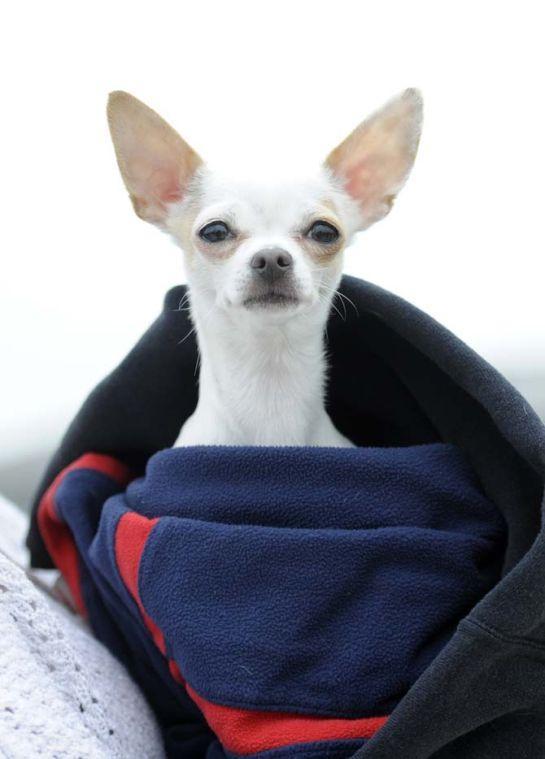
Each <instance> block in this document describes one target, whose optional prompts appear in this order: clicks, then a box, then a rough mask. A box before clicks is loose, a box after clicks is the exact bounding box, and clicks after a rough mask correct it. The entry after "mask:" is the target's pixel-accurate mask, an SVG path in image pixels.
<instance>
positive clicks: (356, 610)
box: [39, 443, 504, 759]
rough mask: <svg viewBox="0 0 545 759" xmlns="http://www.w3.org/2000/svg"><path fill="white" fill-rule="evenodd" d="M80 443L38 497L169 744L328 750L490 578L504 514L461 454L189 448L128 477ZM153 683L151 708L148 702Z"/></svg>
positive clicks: (343, 745) (349, 748)
mask: <svg viewBox="0 0 545 759" xmlns="http://www.w3.org/2000/svg"><path fill="white" fill-rule="evenodd" d="M129 479H130V472H129V471H128V469H127V467H126V466H125V465H124V464H122V463H121V462H119V461H117V460H116V459H114V458H112V457H109V456H104V455H100V454H94V453H89V454H87V455H84V456H82V457H81V458H80V459H78V460H77V461H76V462H74V463H73V465H71V466H70V467H68V468H67V469H66V470H64V471H63V472H62V473H61V474H60V475H59V476H58V477H57V478H56V480H55V482H54V483H53V484H52V485H51V487H50V488H49V489H48V491H47V492H46V494H45V495H44V497H43V498H42V501H41V506H40V511H39V520H40V527H41V532H42V535H43V537H44V539H45V542H46V545H47V547H48V549H49V551H50V553H51V555H52V556H53V558H54V560H55V562H56V563H57V565H58V566H59V567H60V568H61V569H62V571H63V572H64V575H65V577H66V578H67V580H68V581H69V583H70V587H71V590H72V593H73V595H74V598H75V599H76V602H77V605H78V607H79V610H80V612H81V613H82V614H84V615H87V616H88V618H89V621H90V623H91V625H92V627H93V629H94V631H95V633H96V635H97V636H98V637H99V638H100V639H101V640H102V641H104V642H105V643H106V645H108V646H109V647H110V648H111V649H112V650H113V651H114V652H115V653H116V654H117V655H118V656H119V657H120V658H121V659H122V660H123V661H124V662H125V663H126V664H127V666H128V668H129V669H130V671H131V672H133V674H134V675H135V677H136V678H137V680H138V682H139V683H140V685H141V686H142V688H143V690H144V692H146V693H148V695H149V698H150V701H151V702H152V703H154V702H155V706H156V709H157V711H158V712H159V713H160V714H163V713H164V710H165V706H164V703H163V702H164V701H165V693H168V694H169V695H170V696H171V698H172V704H171V705H170V707H169V709H168V712H169V713H170V712H171V711H172V712H173V713H176V712H177V717H176V720H175V726H174V730H173V731H172V729H171V730H170V733H169V728H168V726H167V728H166V743H167V746H168V747H169V752H170V753H171V754H172V755H174V756H177V757H187V759H191V758H192V757H195V756H197V755H200V753H197V752H196V748H195V744H196V742H199V741H202V742H203V743H205V742H209V741H210V737H209V736H207V735H202V734H200V733H201V731H200V729H199V727H198V726H195V727H194V729H193V730H192V731H188V727H187V725H186V727H185V731H184V733H183V734H182V735H181V736H180V724H183V722H184V718H185V719H189V724H191V722H192V720H193V719H194V714H195V707H197V708H198V710H200V712H202V714H203V715H204V717H205V719H206V721H207V723H208V725H209V726H210V728H211V729H212V731H213V733H214V734H215V735H216V736H217V741H214V742H212V744H211V745H210V747H209V749H208V753H207V754H206V756H210V757H220V756H221V757H223V756H233V755H235V756H239V755H243V756H253V755H255V754H257V753H259V752H262V751H273V750H274V756H275V757H285V756H286V757H287V756H305V757H308V756H326V755H327V756H328V757H345V756H349V755H350V754H352V753H353V751H354V750H355V749H356V748H357V747H358V746H359V745H362V744H363V743H364V742H365V740H366V739H368V738H370V737H372V736H373V735H374V733H375V732H376V731H377V730H378V729H379V728H380V727H381V726H382V725H383V724H384V723H385V721H386V720H387V717H388V715H389V714H390V712H391V711H392V709H393V708H395V706H396V704H397V702H398V701H399V699H400V698H401V697H402V696H403V695H404V694H405V693H406V692H407V690H408V689H409V688H410V686H411V685H412V684H413V683H414V682H415V681H416V679H417V678H418V677H419V675H420V674H421V673H422V672H423V671H424V670H425V669H426V667H427V666H428V665H429V664H430V662H431V661H432V660H433V659H434V658H435V656H436V655H437V653H438V652H439V650H440V649H441V648H442V647H443V646H444V644H445V643H446V641H447V640H448V639H449V638H450V636H451V635H452V633H453V631H454V629H455V627H456V624H457V622H458V620H459V619H460V618H461V617H462V616H464V615H465V613H466V612H467V611H468V610H469V609H470V608H471V607H472V606H473V605H474V604H475V602H476V601H477V600H479V599H480V598H481V597H482V596H483V595H484V593H485V592H486V591H487V590H488V589H489V588H490V586H491V585H492V583H493V581H494V579H495V577H496V575H497V571H498V562H499V560H501V556H502V551H503V542H504V524H503V520H502V518H501V516H500V514H499V512H498V510H497V509H496V507H495V506H494V505H493V504H492V503H491V502H490V501H488V500H487V499H486V498H485V497H484V495H483V494H482V492H481V490H480V488H479V486H478V483H477V482H476V479H475V476H474V474H473V473H472V471H471V468H470V467H469V466H468V463H467V461H466V459H465V457H464V456H463V454H462V453H461V452H460V451H459V450H458V449H457V448H456V447H455V446H452V445H446V444H441V443H434V444H428V445H420V446H408V447H399V448H353V449H334V448H331V449H328V448H320V449H311V448H233V447H203V446H198V447H191V448H179V449H170V450H165V451H161V452H159V453H157V454H155V456H153V457H152V458H151V460H150V461H149V463H148V466H147V470H146V474H145V476H144V477H141V478H138V479H135V480H133V481H132V482H131V483H130V484H129V486H128V487H125V485H126V484H127V482H128V480H129ZM161 689H163V691H164V692H163V694H162V696H161V702H157V694H158V693H159V692H160V691H161Z"/></svg>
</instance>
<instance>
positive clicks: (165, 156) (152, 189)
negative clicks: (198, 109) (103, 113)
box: [108, 92, 202, 225]
mask: <svg viewBox="0 0 545 759" xmlns="http://www.w3.org/2000/svg"><path fill="white" fill-rule="evenodd" d="M108 124H109V126H110V133H111V135H112V140H113V143H114V148H115V154H116V157H117V163H118V165H119V169H120V171H121V176H122V177H123V181H124V182H125V187H126V188H127V190H128V191H129V195H130V196H131V200H132V203H133V206H134V210H135V211H136V213H137V214H138V216H140V218H141V219H144V220H145V221H150V222H152V223H154V224H158V225H161V224H163V223H164V221H165V219H166V216H167V211H168V204H169V203H173V202H176V201H177V200H180V199H181V198H183V195H184V192H185V190H186V188H187V185H188V184H189V182H190V181H191V178H192V177H193V175H194V174H195V171H196V170H197V169H198V168H199V166H200V165H201V164H202V160H201V158H200V157H199V156H198V155H197V153H196V152H195V151H194V150H193V148H191V147H190V146H189V145H188V144H187V142H185V141H184V140H183V139H182V138H181V137H180V135H179V134H178V133H177V132H175V131H174V129H172V127H171V126H169V124H167V122H166V121H164V119H162V118H161V117H160V116H159V115H158V114H157V113H155V111H152V110H151V108H148V106H147V105H144V103H141V102H140V100H137V98H135V97H133V96H132V95H129V94H128V93H127V92H112V93H111V94H110V97H109V99H108Z"/></svg>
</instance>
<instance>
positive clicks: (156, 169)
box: [108, 90, 422, 321]
mask: <svg viewBox="0 0 545 759" xmlns="http://www.w3.org/2000/svg"><path fill="white" fill-rule="evenodd" d="M108 119H109V124H110V130H111V134H112V139H113V142H114V146H115V151H116V155H117V160H118V164H119V168H120V170H121V174H122V177H123V180H124V182H125V185H126V187H127V190H128V191H129V194H130V196H131V199H132V202H133V205H134V208H135V211H136V213H137V214H138V216H140V217H141V218H142V219H144V220H145V221H149V222H152V223H154V224H156V225H157V226H159V227H161V228H162V229H164V230H166V231H168V232H169V233H170V234H171V235H172V236H173V237H174V238H175V239H176V240H177V241H178V242H179V244H180V245H181V247H182V249H183V251H184V254H185V260H186V269H187V276H188V282H189V285H190V291H191V297H192V300H193V301H194V300H195V299H199V300H200V302H203V303H206V304H207V305H208V306H209V307H210V308H218V309H220V310H223V311H226V310H227V311H229V312H230V313H231V314H235V315H236V314H245V315H247V314H249V313H251V314H254V315H255V318H259V319H260V320H263V319H265V320H274V321H278V320H279V319H285V318H287V317H292V316H293V315H294V314H297V313H301V312H305V313H308V312H309V311H310V310H312V309H315V310H316V311H317V313H321V314H324V315H326V314H327V312H328V311H329V307H330V301H331V298H332V295H333V293H334V291H335V289H336V287H337V285H338V283H339V280H340V277H341V269H342V253H343V250H344V248H345V246H346V245H347V243H349V242H350V240H351V238H352V236H353V235H354V233H355V232H357V231H359V230H362V229H365V228H367V227H368V226H370V225H371V224H373V223H374V222H375V221H378V220H379V219H381V218H383V217H384V216H386V214H387V213H388V212H389V210H390V208H391V206H392V203H393V200H394V198H395V196H396V194H397V193H398V191H399V190H400V189H401V187H402V186H403V184H404V182H405V180H406V179H407V177H408V175H409V173H410V170H411V168H412V165H413V162H414V158H415V155H416V150H417V147H418V141H419V137H420V129H421V121H422V101H421V98H420V95H419V93H418V92H417V91H415V90H406V91H405V92H404V93H402V94H401V95H400V96H399V97H397V98H395V99H394V100H392V101H390V102H389V103H387V104H386V105H385V106H384V107H383V108H382V109H381V110H379V111H377V112H376V113H374V114H373V115H372V116H371V117H370V118H368V119H367V120H366V121H364V122H363V123H362V124H360V125H359V126H358V127H357V128H356V129H355V130H354V132H352V134H350V135H349V136H348V137H347V139H346V140H344V142H342V143H341V144H340V145H339V146H338V147H337V148H335V150H333V151H332V152H331V153H330V155H329V156H328V157H327V159H326V161H325V162H324V164H323V166H322V167H321V168H320V170H319V171H318V172H317V173H316V175H315V176H314V177H311V178H308V179H307V180H305V181H300V182H294V183H292V184H290V185H285V184H282V185H281V186H275V185H274V183H271V184H266V183H263V184H261V183H260V184H255V183H249V182H244V181H237V180H234V181H233V180H227V179H224V178H222V177H220V176H218V175H217V174H215V173H214V172H213V171H211V170H210V169H208V168H207V167H206V166H205V164H204V163H203V161H202V160H201V158H200V157H199V156H198V155H197V153H196V152H195V151H194V150H193V149H192V148H191V147H190V146H189V145H188V144H187V143H186V142H185V141H184V140H183V139H182V138H181V137H180V136H179V135H178V134H177V133H176V132H175V131H174V130H173V129H172V128H171V127H170V126H169V125H168V124H167V123H166V122H165V121H164V120H163V119H162V118H161V117H160V116H158V115H157V114H156V113H155V112H154V111H152V110H151V109H150V108H148V107H147V106H145V105H144V104H143V103H141V102H140V101H139V100H137V99H136V98H134V97H132V96H131V95H128V94H127V93H124V92H114V93H112V95H111V96H110V100H109V104H108Z"/></svg>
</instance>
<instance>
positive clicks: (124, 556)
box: [115, 511, 166, 654]
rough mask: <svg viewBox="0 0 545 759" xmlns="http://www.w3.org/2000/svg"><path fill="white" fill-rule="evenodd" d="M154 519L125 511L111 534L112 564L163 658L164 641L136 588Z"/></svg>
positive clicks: (164, 650) (154, 522) (155, 520)
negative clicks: (113, 542) (113, 539)
mask: <svg viewBox="0 0 545 759" xmlns="http://www.w3.org/2000/svg"><path fill="white" fill-rule="evenodd" d="M158 521H159V520H158V519H148V518H147V517H143V516H141V515H140V514H137V513H136V512H134V511H129V512H127V513H126V514H123V516H122V517H121V518H120V520H119V522H118V523H117V527H116V531H115V560H116V564H117V568H118V570H119V574H120V575H121V579H122V580H123V582H124V583H125V586H126V587H127V589H128V591H129V593H130V594H131V596H132V597H133V598H134V600H135V601H136V605H137V606H138V609H139V610H140V614H141V615H142V619H143V620H144V624H145V625H146V627H147V629H148V631H149V632H150V634H151V636H152V638H153V640H154V642H155V645H156V646H157V648H158V649H159V651H161V653H162V654H166V646H165V639H164V636H163V633H162V632H161V630H160V629H159V628H158V627H157V625H156V624H155V622H154V621H153V619H152V618H151V617H150V616H149V615H148V614H147V612H146V610H145V609H144V606H143V604H142V600H141V598H140V591H139V588H138V572H139V570H140V562H141V560H142V554H143V553H144V548H145V546H146V542H147V540H148V538H149V535H150V533H151V531H152V530H153V528H154V527H155V525H156V524H157V522H158Z"/></svg>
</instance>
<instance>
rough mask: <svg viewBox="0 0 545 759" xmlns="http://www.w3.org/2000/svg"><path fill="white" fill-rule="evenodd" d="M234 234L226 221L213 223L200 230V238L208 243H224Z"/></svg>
mask: <svg viewBox="0 0 545 759" xmlns="http://www.w3.org/2000/svg"><path fill="white" fill-rule="evenodd" d="M232 234H233V233H232V232H231V230H230V229H229V227H228V226H227V224H226V223H225V222H224V221H211V222H209V223H208V224H205V225H204V227H203V228H202V229H201V230H199V237H200V238H201V240H206V242H223V241H224V240H226V239H227V238H228V237H231V236H232Z"/></svg>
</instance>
